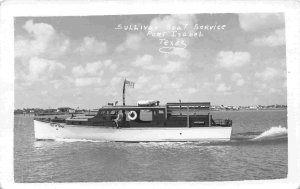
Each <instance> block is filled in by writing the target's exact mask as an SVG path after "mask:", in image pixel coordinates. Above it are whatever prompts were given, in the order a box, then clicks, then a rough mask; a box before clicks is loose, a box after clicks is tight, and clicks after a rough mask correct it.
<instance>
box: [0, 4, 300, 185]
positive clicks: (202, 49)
mask: <svg viewBox="0 0 300 189" xmlns="http://www.w3.org/2000/svg"><path fill="white" fill-rule="evenodd" d="M170 8H171V7H170ZM287 17H288V16H287V13H286V12H285V11H276V10H275V11H270V10H268V11H265V12H263V11H259V12H255V11H253V12H239V13H236V12H228V11H224V12H211V13H210V12H201V11H199V12H194V11H191V12H188V13H187V12H186V13H182V12H180V11H179V12H178V13H176V12H175V13H173V12H172V13H169V12H168V11H165V12H164V13H162V12H161V11H157V12H155V11H152V13H151V14H149V13H144V14H142V13H134V14H133V13H132V12H130V11H128V13H124V11H120V14H116V13H111V14H104V13H101V12H99V13H98V14H97V15H94V14H91V15H55V16H54V15H52V16H51V15H46V16H45V15H40V16H39V15H34V16H32V15H21V16H14V17H13V31H14V33H13V44H12V45H13V52H12V53H13V67H14V71H13V78H12V80H13V93H12V94H13V96H12V100H13V111H14V112H13V118H12V121H13V122H12V123H13V125H11V127H12V128H13V160H12V164H13V178H12V179H13V182H14V183H19V184H21V183H74V182H80V183H87V182H93V183H107V182H149V183H151V182H200V183H201V182H216V183H218V182H225V181H226V182H227V181H253V180H254V181H263V180H270V181H272V180H275V181H276V180H285V179H287V178H288V175H289V174H288V173H289V167H290V166H289V155H288V151H289V150H288V149H289V146H290V144H291V143H290V142H289V136H290V135H289V134H288V131H289V129H290V127H295V125H296V124H297V123H290V121H289V119H292V118H293V115H294V114H290V111H289V110H290V109H291V107H289V106H290V104H292V103H293V102H291V101H290V100H289V99H293V98H292V95H290V97H289V94H288V91H290V89H291V88H293V86H294V85H297V84H294V83H289V80H288V79H287V78H288V77H290V76H288V74H290V71H289V69H288V60H289V58H288V55H287V54H288V53H287V52H288V51H287V49H288V47H287V22H286V20H287ZM1 53H2V54H3V53H5V52H4V51H3V50H2V51H1ZM298 73H299V71H298ZM298 85H299V83H298ZM288 86H289V87H291V88H288ZM298 87H299V86H298ZM290 94H291V93H290ZM296 102H297V101H296ZM293 107H294V106H293ZM292 113H293V111H292ZM298 126H299V125H298ZM292 137H294V136H292ZM296 186H297V185H296Z"/></svg>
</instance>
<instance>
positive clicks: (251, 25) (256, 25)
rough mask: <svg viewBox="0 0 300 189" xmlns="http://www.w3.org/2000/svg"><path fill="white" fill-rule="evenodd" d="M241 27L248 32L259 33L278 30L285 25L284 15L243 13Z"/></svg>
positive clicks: (240, 17)
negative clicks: (266, 30)
mask: <svg viewBox="0 0 300 189" xmlns="http://www.w3.org/2000/svg"><path fill="white" fill-rule="evenodd" d="M239 22H240V27H241V28H242V29H243V30H244V31H247V32H259V31H261V30H265V29H276V28H280V27H282V26H283V25H284V15H283V14H282V13H241V14H239Z"/></svg>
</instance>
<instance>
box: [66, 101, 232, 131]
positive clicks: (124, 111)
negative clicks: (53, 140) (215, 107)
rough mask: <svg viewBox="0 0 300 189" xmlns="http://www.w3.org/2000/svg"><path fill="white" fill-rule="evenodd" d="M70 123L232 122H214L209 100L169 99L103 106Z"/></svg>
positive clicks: (181, 124)
mask: <svg viewBox="0 0 300 189" xmlns="http://www.w3.org/2000/svg"><path fill="white" fill-rule="evenodd" d="M66 124H69V125H90V126H107V127H118V128H119V127H121V128H122V127H126V128H128V127H184V126H186V127H211V126H231V120H223V121H219V122H215V121H214V120H213V119H212V116H211V114H210V103H209V102H189V103H167V104H166V105H165V106H141V105H139V106H104V107H102V108H100V109H99V110H98V113H97V114H96V115H95V116H76V117H74V116H72V117H71V118H68V119H66Z"/></svg>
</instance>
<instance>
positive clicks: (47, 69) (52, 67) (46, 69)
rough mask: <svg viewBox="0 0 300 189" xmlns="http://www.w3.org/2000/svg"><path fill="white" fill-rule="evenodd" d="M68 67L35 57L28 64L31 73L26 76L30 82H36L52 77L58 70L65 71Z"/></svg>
mask: <svg viewBox="0 0 300 189" xmlns="http://www.w3.org/2000/svg"><path fill="white" fill-rule="evenodd" d="M65 68H66V67H65V66H64V65H63V64H61V63H59V62H56V61H53V60H47V59H43V58H38V57H33V58H31V59H30V60H29V62H28V69H29V73H28V75H27V76H26V78H27V80H29V81H36V80H39V79H42V78H46V77H48V76H50V74H51V73H53V72H54V71H56V70H63V69H65Z"/></svg>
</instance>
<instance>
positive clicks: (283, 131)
mask: <svg viewBox="0 0 300 189" xmlns="http://www.w3.org/2000/svg"><path fill="white" fill-rule="evenodd" d="M286 135H287V128H285V127H281V126H280V125H279V126H278V127H271V128H270V129H269V130H267V131H264V132H263V133H261V134H260V135H258V136H256V137H255V138H253V139H251V140H266V139H273V138H278V137H284V136H286Z"/></svg>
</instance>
